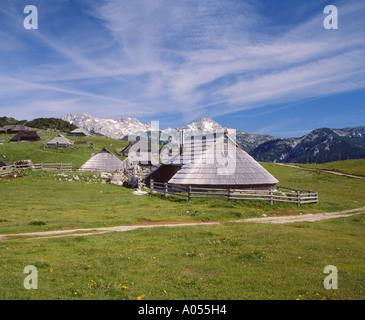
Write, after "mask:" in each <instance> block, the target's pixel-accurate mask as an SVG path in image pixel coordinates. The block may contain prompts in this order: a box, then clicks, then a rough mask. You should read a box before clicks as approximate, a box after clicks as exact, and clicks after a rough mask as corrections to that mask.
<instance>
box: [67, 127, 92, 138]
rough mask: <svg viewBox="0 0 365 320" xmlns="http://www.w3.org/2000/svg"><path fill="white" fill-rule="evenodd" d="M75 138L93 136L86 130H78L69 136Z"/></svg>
mask: <svg viewBox="0 0 365 320" xmlns="http://www.w3.org/2000/svg"><path fill="white" fill-rule="evenodd" d="M67 135H68V136H73V137H91V134H90V133H89V132H87V131H86V130H85V129H84V128H77V129H75V130H73V131H71V132H69V133H68V134H67Z"/></svg>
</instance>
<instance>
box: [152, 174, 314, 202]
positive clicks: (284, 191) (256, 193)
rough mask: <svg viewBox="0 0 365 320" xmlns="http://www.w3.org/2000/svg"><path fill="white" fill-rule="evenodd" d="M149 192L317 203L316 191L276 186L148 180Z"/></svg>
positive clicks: (200, 196) (181, 195)
mask: <svg viewBox="0 0 365 320" xmlns="http://www.w3.org/2000/svg"><path fill="white" fill-rule="evenodd" d="M150 192H151V193H153V192H157V193H163V194H164V196H165V197H167V196H168V195H176V196H179V197H186V198H187V200H188V201H189V202H191V199H194V198H195V199H196V198H199V199H223V200H227V201H228V202H230V201H231V200H259V201H269V202H270V204H273V203H274V202H289V203H296V204H297V205H298V206H300V205H302V204H308V203H318V193H317V192H314V191H305V190H297V189H291V188H285V187H280V186H277V187H276V190H272V191H266V190H265V191H264V190H242V189H229V188H226V189H212V188H195V187H194V188H193V187H191V186H179V185H173V184H168V183H161V182H154V181H153V180H152V179H151V181H150Z"/></svg>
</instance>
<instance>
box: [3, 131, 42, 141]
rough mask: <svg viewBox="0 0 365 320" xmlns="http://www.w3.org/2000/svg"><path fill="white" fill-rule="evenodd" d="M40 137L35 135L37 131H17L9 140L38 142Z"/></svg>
mask: <svg viewBox="0 0 365 320" xmlns="http://www.w3.org/2000/svg"><path fill="white" fill-rule="evenodd" d="M39 140H40V137H39V136H38V134H37V131H26V130H22V131H19V132H18V133H17V134H16V135H15V136H14V137H12V138H11V139H10V141H11V142H15V141H39Z"/></svg>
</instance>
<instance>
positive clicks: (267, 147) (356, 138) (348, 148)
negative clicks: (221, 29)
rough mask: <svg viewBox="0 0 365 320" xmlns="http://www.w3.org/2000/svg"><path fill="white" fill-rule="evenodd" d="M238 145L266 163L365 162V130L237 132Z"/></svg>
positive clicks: (120, 134) (130, 124) (113, 126)
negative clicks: (284, 135)
mask: <svg viewBox="0 0 365 320" xmlns="http://www.w3.org/2000/svg"><path fill="white" fill-rule="evenodd" d="M62 119H63V120H65V121H68V122H70V123H72V124H74V125H76V126H78V127H82V128H84V129H86V130H88V131H94V132H96V133H99V134H103V135H105V136H107V137H111V138H115V139H122V138H124V137H125V136H127V135H129V134H131V133H133V132H139V131H146V130H150V129H151V126H150V125H149V124H143V123H141V122H140V121H138V120H137V119H135V118H127V117H124V118H120V119H113V118H110V117H105V118H95V117H93V116H91V115H89V114H86V113H83V114H79V115H73V114H66V115H64V116H62ZM176 129H187V130H193V131H195V130H200V131H203V132H204V131H212V130H221V129H225V127H223V126H221V125H220V124H219V123H217V122H216V121H214V120H212V119H211V118H201V119H200V120H198V121H196V122H192V123H190V124H188V125H186V126H185V127H181V128H176ZM168 130H169V129H167V130H166V131H168ZM162 131H164V130H162ZM236 141H237V143H238V144H239V145H240V146H241V147H242V148H243V149H244V150H245V151H247V152H248V153H249V154H250V155H251V156H253V157H254V158H255V159H256V160H258V161H263V162H296V163H312V162H315V163H324V162H329V161H337V160H343V159H347V158H350V159H362V158H365V126H359V127H349V128H343V129H330V128H320V129H316V130H313V131H311V132H309V133H308V134H306V135H304V136H303V137H300V138H279V137H273V136H270V135H265V134H251V133H247V132H244V131H236Z"/></svg>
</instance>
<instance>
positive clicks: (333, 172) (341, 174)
mask: <svg viewBox="0 0 365 320" xmlns="http://www.w3.org/2000/svg"><path fill="white" fill-rule="evenodd" d="M276 164H277V165H279V166H284V167H291V168H296V169H302V170H308V171H316V172H326V173H331V174H335V175H338V176H345V177H349V178H356V179H365V177H362V176H355V175H352V174H346V173H342V172H337V171H331V170H325V169H314V168H304V167H300V166H296V165H294V164H288V163H276Z"/></svg>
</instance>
